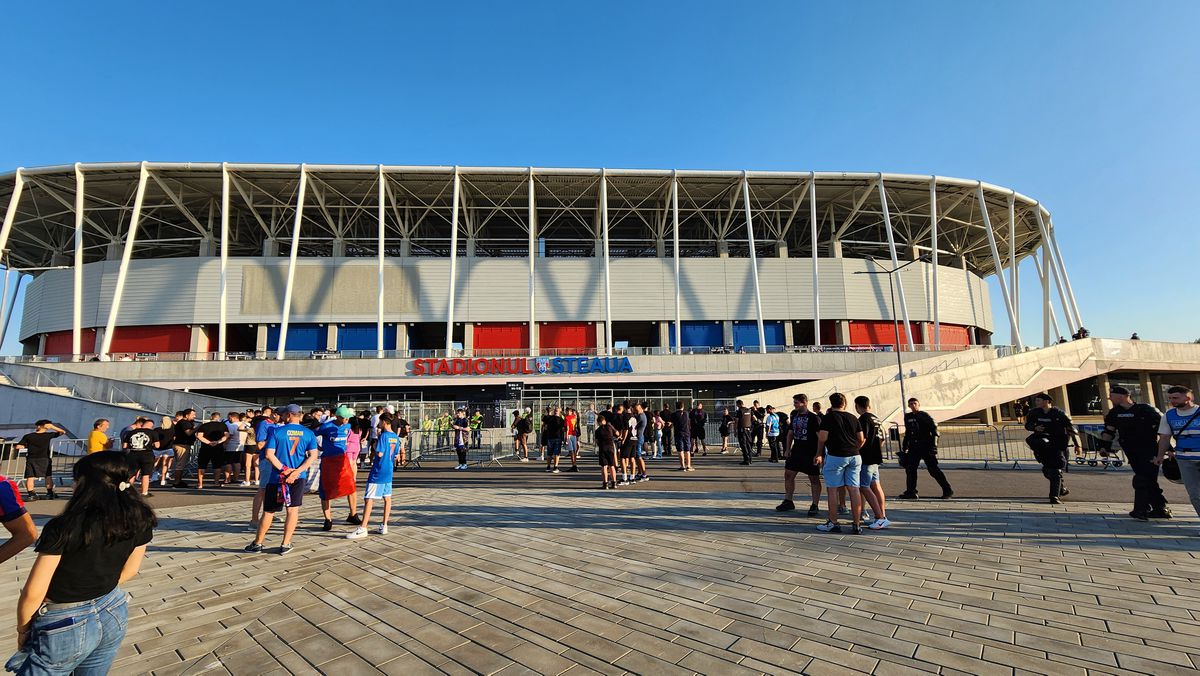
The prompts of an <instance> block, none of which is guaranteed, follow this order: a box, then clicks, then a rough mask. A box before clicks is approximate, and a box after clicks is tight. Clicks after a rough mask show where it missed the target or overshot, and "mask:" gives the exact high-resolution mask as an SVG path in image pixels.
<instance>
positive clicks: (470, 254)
mask: <svg viewBox="0 0 1200 676" xmlns="http://www.w3.org/2000/svg"><path fill="white" fill-rule="evenodd" d="M474 257H475V238H474V237H468V238H467V258H474Z"/></svg>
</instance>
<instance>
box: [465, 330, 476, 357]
mask: <svg viewBox="0 0 1200 676" xmlns="http://www.w3.org/2000/svg"><path fill="white" fill-rule="evenodd" d="M474 350H475V325H474V324H472V323H471V322H467V323H465V324H463V353H464V354H465V355H466V356H468V357H470V356H471V355H473V354H475V352H474Z"/></svg>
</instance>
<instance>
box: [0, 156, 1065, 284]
mask: <svg viewBox="0 0 1200 676" xmlns="http://www.w3.org/2000/svg"><path fill="white" fill-rule="evenodd" d="M302 175H303V181H302ZM226 177H227V179H228V188H227V189H225V188H223V186H224V183H225V181H224V179H225V178H226ZM456 177H457V179H458V180H457V187H458V194H459V199H458V209H455V208H454V197H453V196H454V194H455V185H456V180H455V179H456ZM381 179H382V185H381V183H380V181H381ZM302 184H303V188H304V191H303V192H304V201H303V209H302V210H301V213H300V219H299V224H300V228H299V240H298V241H299V253H300V255H303V256H332V255H335V254H336V255H345V256H376V255H377V252H378V251H379V241H380V223H381V221H382V225H383V232H384V237H383V241H384V245H383V246H384V253H385V255H389V256H390V255H402V254H403V253H407V254H409V255H413V256H448V255H449V250H450V242H451V231H452V228H451V223H452V222H454V221H455V220H456V219H457V223H458V228H459V233H458V234H459V237H458V241H459V251H458V253H459V255H466V252H467V250H468V249H469V250H470V251H472V252H473V254H474V255H476V256H481V257H482V256H488V257H525V256H527V255H528V254H529V252H530V250H531V235H530V230H529V223H530V220H531V216H532V218H533V220H534V221H535V225H536V227H535V231H534V234H533V244H532V246H536V247H537V248H538V255H544V256H579V257H590V256H594V255H597V252H598V251H603V248H602V247H600V246H598V243H599V242H601V241H602V237H603V231H604V228H603V223H604V220H605V218H604V216H605V211H607V221H608V239H609V243H608V248H609V255H610V256H611V257H639V256H664V255H665V256H672V255H673V254H674V248H673V247H674V246H675V245H674V241H675V232H674V223H675V220H676V209H675V208H674V207H673V200H672V197H673V193H674V192H676V191H677V194H676V195H675V196H676V197H677V200H678V209H677V214H678V215H677V217H678V224H679V229H678V246H679V255H680V256H681V257H700V256H716V255H718V251H719V250H720V251H727V252H728V255H730V256H734V257H738V256H747V255H749V251H750V244H749V242H750V237H749V234H750V233H748V232H747V228H746V223H747V216H749V218H750V220H751V222H752V224H753V230H752V231H753V239H754V247H755V252H756V254H757V255H759V256H778V255H781V252H783V251H784V247H786V255H787V256H791V257H801V256H811V255H812V253H813V246H814V244H813V240H814V232H815V235H816V237H815V239H816V247H817V254H818V255H820V256H834V255H838V254H839V252H840V255H843V256H846V257H859V258H865V257H873V258H880V259H887V258H890V257H891V254H892V251H891V250H892V244H890V243H889V242H894V246H895V248H896V250H897V252H898V257H899V259H901V260H903V259H907V258H911V257H913V256H914V255H921V254H925V253H928V252H929V251H930V250H931V248H932V247H933V243H934V233H933V221H932V219H931V216H930V214H931V209H930V206H931V198H936V205H937V216H938V218H937V224H936V225H937V233H936V237H937V239H936V242H937V244H936V248H937V250H938V255H939V257H940V261H941V263H942V264H950V265H956V264H964V265H965V266H966V267H967V268H968V269H970V270H972V271H974V272H976V273H978V274H981V275H988V274H992V273H994V272H995V271H996V268H997V264H999V266H1000V267H1007V266H1009V264H1010V260H1011V258H1016V259H1018V260H1019V259H1021V258H1023V257H1024V256H1026V255H1029V254H1030V253H1032V252H1033V251H1034V249H1035V248H1037V246H1038V245H1039V244H1040V243H1041V241H1042V228H1043V226H1044V227H1045V228H1047V229H1051V228H1052V226H1051V224H1050V219H1049V213H1048V212H1047V211H1046V210H1045V209H1044V208H1042V207H1041V205H1040V204H1039V203H1038V202H1037V201H1035V200H1033V199H1031V198H1029V197H1026V196H1024V195H1021V194H1019V193H1016V192H1014V191H1012V190H1010V189H1007V188H1002V187H999V186H994V185H990V184H987V183H982V182H979V181H973V180H964V179H956V178H945V177H933V176H916V175H907V174H878V173H842V172H815V173H812V172H763V171H749V172H743V171H683V170H680V171H671V170H636V169H606V170H602V169H551V168H538V167H534V168H518V167H448V166H429V167H410V166H387V165H383V166H379V165H317V164H309V165H298V164H232V163H231V164H224V165H223V164H220V163H170V162H145V163H140V162H128V163H106V164H77V165H63V166H56V167H40V168H34V169H21V170H18V171H14V172H9V173H7V174H4V175H0V209H3V208H4V207H5V206H8V207H9V209H8V211H7V212H6V213H7V214H9V215H11V226H10V228H9V233H8V235H9V237H8V242H7V246H5V244H4V242H3V239H4V237H3V234H4V233H0V251H3V253H4V254H5V262H7V263H8V264H9V265H11V267H13V268H17V269H23V270H27V271H29V272H31V273H34V274H36V272H37V270H38V269H39V268H45V267H52V266H61V265H67V264H69V263H70V261H71V260H72V259H73V258H74V256H75V253H76V251H75V245H76V241H75V237H76V224H77V219H76V215H75V210H76V204H81V205H82V211H83V218H82V220H81V221H80V222H79V225H80V226H81V233H80V234H81V236H82V238H81V241H82V256H83V260H84V261H86V262H93V261H97V260H102V259H105V258H115V257H119V256H120V254H121V250H122V247H123V243H124V241H125V236H126V234H127V232H128V230H129V226H130V223H131V221H132V220H133V214H134V211H135V203H136V202H137V198H138V194H139V186H142V188H143V191H144V194H143V196H142V205H141V211H140V217H139V218H138V227H137V231H136V233H135V237H134V240H135V246H134V249H133V252H132V255H133V257H135V258H162V257H179V256H194V255H197V254H198V253H200V252H207V253H210V254H216V253H217V252H218V251H219V243H220V241H221V238H222V237H221V236H222V223H223V219H222V215H223V214H222V203H223V202H224V201H226V200H227V201H228V225H227V227H228V241H229V254H230V255H235V256H258V255H262V254H263V252H264V250H265V247H264V242H272V244H271V245H269V246H268V247H267V248H270V249H271V250H272V251H277V252H278V253H279V254H280V255H286V254H288V253H290V247H291V241H292V237H293V235H294V228H295V226H296V222H297V219H296V216H297V202H298V198H299V195H300V193H301V186H302ZM18 185H20V188H21V189H20V194H19V195H18V197H19V199H17V200H16V202H15V209H14V208H13V207H12V205H13V201H12V196H13V193H14V189H15V188H16V187H17V186H18ZM80 185H82V191H79V190H78V187H79V186H80ZM602 187H603V190H602ZM531 192H532V199H533V202H534V204H535V205H536V208H535V209H532V210H531V209H530V200H531ZM381 205H382V208H381ZM605 205H606V206H607V210H605V209H604V208H603V207H604V206H605ZM985 209H986V217H985V211H984V210H985ZM1039 213H1040V215H1041V217H1042V218H1041V221H1042V222H1041V224H1039V219H1038V215H1039ZM889 223H890V228H889ZM814 225H815V228H814ZM989 226H990V233H991V234H992V235H993V238H992V239H991V240H989V236H988V235H989ZM889 230H890V235H891V236H890V237H889ZM1049 231H1050V232H1051V233H1052V230H1049ZM1051 237H1052V234H1051ZM993 244H994V245H995V246H993Z"/></svg>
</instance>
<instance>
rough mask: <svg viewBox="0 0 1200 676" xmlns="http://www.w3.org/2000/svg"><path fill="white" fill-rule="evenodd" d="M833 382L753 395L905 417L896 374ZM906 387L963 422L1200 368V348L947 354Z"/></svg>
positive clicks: (917, 364) (1103, 346) (1110, 343)
mask: <svg viewBox="0 0 1200 676" xmlns="http://www.w3.org/2000/svg"><path fill="white" fill-rule="evenodd" d="M887 370H888V369H882V368H881V369H874V370H873V371H872V372H864V373H859V374H853V375H851V376H846V377H840V378H830V379H828V380H818V381H813V382H808V383H803V384H799V385H796V386H794V387H791V388H783V389H776V390H770V391H766V392H760V393H758V394H755V395H751V396H750V397H749V398H754V399H758V400H760V401H762V402H763V403H773V404H775V405H777V406H778V405H781V404H785V403H786V404H789V405H790V399H791V395H792V393H793V392H805V393H806V394H808V395H809V397H810V398H819V399H824V398H826V397H828V395H829V394H831V393H833V392H835V391H836V392H842V393H844V394H846V395H847V396H850V397H854V396H857V395H866V396H868V397H870V398H871V401H872V402H875V410H876V413H877V414H878V415H879V417H880V418H882V419H884V420H888V421H899V419H900V418H901V417H902V403H901V401H900V399H901V395H900V383H899V380H898V378H897V377H896V369H895V368H894V367H893V368H892V369H890V370H891V373H890V374H889V373H886V371H887ZM904 371H905V375H906V377H905V390H906V393H907V395H908V396H910V397H912V396H915V397H917V398H919V399H920V400H921V408H922V409H923V410H925V411H928V412H929V414H930V415H932V416H933V418H934V419H935V420H938V421H943V420H950V419H953V418H958V417H960V416H964V415H968V414H971V413H975V412H978V411H982V410H984V409H986V408H988V407H991V406H999V405H1001V404H1005V403H1008V402H1011V401H1014V400H1017V399H1020V398H1023V397H1027V396H1029V395H1032V394H1035V393H1037V392H1041V391H1045V390H1050V389H1053V388H1056V387H1061V386H1064V385H1069V384H1071V383H1075V382H1078V381H1080V380H1086V379H1088V378H1093V377H1095V376H1098V375H1101V374H1105V373H1111V372H1113V371H1151V372H1153V371H1159V372H1162V371H1172V372H1181V371H1183V372H1198V371H1200V345H1197V344H1193V343H1160V342H1153V341H1130V340H1109V339H1102V338H1089V339H1085V340H1076V341H1071V342H1069V343H1062V344H1059V345H1054V346H1051V347H1046V348H1040V349H1033V350H1028V351H1026V352H1019V353H1016V354H1008V355H1003V354H1002V352H1001V350H999V349H996V348H990V349H979V350H970V351H967V352H964V353H962V356H961V358H960V359H959V361H958V363H955V362H954V360H953V359H952V358H950V357H947V356H940V357H936V358H930V359H918V360H914V361H911V362H910V361H906V362H905V363H904Z"/></svg>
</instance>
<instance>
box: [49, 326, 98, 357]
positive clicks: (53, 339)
mask: <svg viewBox="0 0 1200 676" xmlns="http://www.w3.org/2000/svg"><path fill="white" fill-rule="evenodd" d="M95 347H96V329H84V330H83V331H82V332H81V337H80V340H79V349H80V350H81V351H82V352H83V353H88V352H92V351H93V349H94V348H95ZM42 354H43V355H62V354H71V332H70V331H55V332H53V333H47V334H46V350H45V352H43V353H42Z"/></svg>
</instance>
